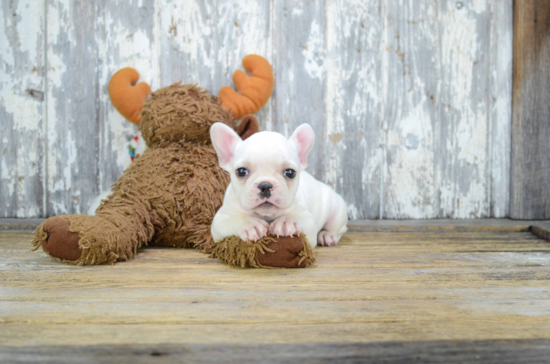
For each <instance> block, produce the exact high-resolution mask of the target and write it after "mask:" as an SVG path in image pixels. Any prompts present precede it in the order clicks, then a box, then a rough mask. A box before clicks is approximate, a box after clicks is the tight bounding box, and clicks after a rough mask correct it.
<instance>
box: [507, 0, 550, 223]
mask: <svg viewBox="0 0 550 364" xmlns="http://www.w3.org/2000/svg"><path fill="white" fill-rule="evenodd" d="M549 69H550V4H549V3H548V2H547V1H543V0H522V1H515V2H514V81H513V82H514V84H513V123H512V163H511V167H512V168H511V194H510V199H511V201H510V217H512V218H514V219H548V218H550V157H549V156H550V142H549V136H550V121H549V120H550V102H548V94H549V93H550V77H549V73H548V70H549Z"/></svg>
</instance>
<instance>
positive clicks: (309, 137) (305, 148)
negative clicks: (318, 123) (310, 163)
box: [289, 124, 315, 170]
mask: <svg viewBox="0 0 550 364" xmlns="http://www.w3.org/2000/svg"><path fill="white" fill-rule="evenodd" d="M289 140H290V141H291V142H292V144H294V146H296V150H297V151H298V158H300V169H301V170H304V169H306V167H307V155H308V154H309V152H310V151H311V148H313V143H314V142H315V132H314V131H313V128H312V127H311V126H310V125H309V124H302V125H300V126H299V127H297V128H296V130H294V133H292V135H291V137H290V138H289Z"/></svg>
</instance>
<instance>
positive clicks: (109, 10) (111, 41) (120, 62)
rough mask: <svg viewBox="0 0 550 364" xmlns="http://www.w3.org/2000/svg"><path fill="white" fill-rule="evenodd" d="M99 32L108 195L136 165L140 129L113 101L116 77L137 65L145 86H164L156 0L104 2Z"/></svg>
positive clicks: (101, 158)
mask: <svg viewBox="0 0 550 364" xmlns="http://www.w3.org/2000/svg"><path fill="white" fill-rule="evenodd" d="M98 17H99V18H98V28H97V34H96V38H97V45H98V57H99V59H98V62H99V68H98V72H99V77H98V79H99V95H98V97H99V154H98V172H99V175H98V176H97V178H98V184H99V187H100V189H101V190H103V191H105V190H108V189H109V188H110V186H111V185H112V184H113V183H114V182H116V180H117V179H118V178H119V177H120V176H121V175H122V172H123V171H124V169H125V168H126V167H128V165H129V164H130V156H129V154H128V143H129V142H130V141H131V140H132V138H133V137H134V136H136V135H137V133H138V132H139V128H138V126H136V125H134V124H132V123H130V122H129V121H127V120H126V119H124V117H122V115H120V114H119V113H118V112H117V111H116V110H115V108H114V107H113V104H112V103H111V100H110V98H109V91H108V85H109V80H110V79H111V76H112V75H113V74H114V73H115V72H116V71H118V70H119V69H121V68H124V67H133V68H135V69H136V70H137V71H138V72H139V74H140V81H139V82H142V81H143V82H147V83H148V84H149V85H150V86H151V89H152V90H153V91H154V90H156V89H157V88H158V86H159V83H160V66H159V64H160V58H161V56H160V55H159V52H158V47H157V44H158V40H159V39H158V34H157V33H158V31H157V26H158V24H157V23H158V21H157V13H156V8H155V1H154V0H145V1H138V0H134V1H131V2H128V1H122V0H120V1H107V0H102V1H101V2H100V4H99V14H98Z"/></svg>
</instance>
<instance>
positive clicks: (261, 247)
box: [206, 235, 315, 268]
mask: <svg viewBox="0 0 550 364" xmlns="http://www.w3.org/2000/svg"><path fill="white" fill-rule="evenodd" d="M206 250H207V251H208V252H209V253H210V257H211V258H218V259H220V260H223V261H224V262H226V263H227V264H229V265H230V266H232V267H240V268H267V267H270V268H272V267H280V268H305V267H306V266H308V265H311V264H313V263H315V254H314V253H313V249H312V248H311V245H309V243H308V242H307V239H306V238H305V236H304V235H301V236H300V237H279V238H277V237H275V236H266V237H265V238H263V239H260V240H258V241H256V242H243V241H242V240H241V239H240V238H239V237H237V236H230V237H227V238H225V239H223V240H222V241H220V242H217V243H209V244H207V247H206Z"/></svg>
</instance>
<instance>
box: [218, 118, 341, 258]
mask: <svg viewBox="0 0 550 364" xmlns="http://www.w3.org/2000/svg"><path fill="white" fill-rule="evenodd" d="M210 137H211V139H212V144H213V145H214V149H215V150H216V153H217V154H218V160H219V163H220V167H221V168H223V169H224V170H226V171H227V172H229V174H230V176H231V183H230V184H229V186H228V187H227V190H226V192H225V197H224V201H223V206H222V207H221V208H220V210H219V211H218V212H217V213H216V216H215V217H214V221H213V222H212V237H213V238H214V241H219V240H221V239H223V238H225V237H228V236H231V235H236V236H239V237H240V238H241V239H242V240H244V241H256V240H259V239H261V238H263V237H264V236H266V235H277V236H296V235H299V234H300V233H304V234H305V235H306V238H307V240H308V241H309V243H310V244H311V245H312V247H315V246H316V245H317V244H319V245H324V246H332V245H336V244H337V243H338V241H339V240H340V238H341V237H342V235H343V234H344V233H345V232H346V231H347V227H346V224H347V221H348V214H347V209H346V203H345V202H344V199H343V198H342V197H341V196H340V195H338V194H337V193H336V192H335V191H334V190H333V189H332V188H330V187H329V186H327V185H326V184H324V183H321V182H319V181H317V180H316V179H315V178H313V177H312V176H311V175H310V174H309V173H307V172H305V171H304V170H305V169H306V167H307V156H308V153H309V152H310V151H311V148H312V147H313V143H314V141H315V133H314V132H313V129H312V128H311V126H309V125H308V124H302V125H300V126H299V127H298V128H297V129H296V130H295V131H294V133H293V134H292V136H291V137H290V138H289V139H287V138H285V137H284V136H283V135H281V134H279V133H275V132H269V131H264V132H260V133H256V134H254V135H252V136H251V137H249V138H248V139H246V140H245V141H243V140H242V139H241V138H240V137H239V135H237V133H235V131H233V129H231V128H230V127H228V126H227V125H225V124H222V123H215V124H214V125H212V127H211V128H210Z"/></svg>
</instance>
